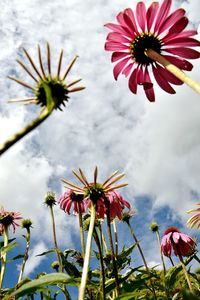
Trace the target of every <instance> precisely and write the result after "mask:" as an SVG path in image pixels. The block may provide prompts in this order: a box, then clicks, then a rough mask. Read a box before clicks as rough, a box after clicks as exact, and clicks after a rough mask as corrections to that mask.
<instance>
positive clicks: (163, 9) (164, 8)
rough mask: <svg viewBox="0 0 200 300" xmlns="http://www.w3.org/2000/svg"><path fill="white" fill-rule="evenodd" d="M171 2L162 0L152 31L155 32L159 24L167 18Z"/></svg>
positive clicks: (170, 0)
mask: <svg viewBox="0 0 200 300" xmlns="http://www.w3.org/2000/svg"><path fill="white" fill-rule="evenodd" d="M171 3H172V0H164V1H163V3H162V5H161V6H160V9H159V12H158V15H157V19H156V23H155V26H154V32H157V30H158V29H159V26H160V25H161V24H162V23H163V22H164V21H165V19H166V18H167V16H168V13H169V11H170V7H171Z"/></svg>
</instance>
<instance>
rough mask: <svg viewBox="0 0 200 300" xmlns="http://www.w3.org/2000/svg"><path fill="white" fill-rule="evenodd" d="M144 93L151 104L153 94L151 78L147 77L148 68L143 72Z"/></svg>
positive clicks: (153, 98) (153, 97)
mask: <svg viewBox="0 0 200 300" xmlns="http://www.w3.org/2000/svg"><path fill="white" fill-rule="evenodd" d="M143 87H144V91H145V94H146V96H147V99H148V100H149V101H151V102H154V101H155V93H154V89H153V83H152V82H151V78H150V76H149V71H148V68H147V67H146V68H145V70H144V83H143Z"/></svg>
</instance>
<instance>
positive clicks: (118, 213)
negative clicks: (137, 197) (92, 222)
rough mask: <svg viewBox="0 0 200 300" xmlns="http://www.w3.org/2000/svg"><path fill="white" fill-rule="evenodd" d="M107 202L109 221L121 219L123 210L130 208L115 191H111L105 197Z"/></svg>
mask: <svg viewBox="0 0 200 300" xmlns="http://www.w3.org/2000/svg"><path fill="white" fill-rule="evenodd" d="M107 198H108V201H109V203H110V219H111V221H112V220H113V219H115V218H116V217H117V218H118V219H120V220H121V219H122V213H123V210H124V208H125V207H126V208H128V209H130V208H131V206H130V204H129V202H128V201H126V200H125V199H124V198H123V197H122V195H121V194H120V193H119V192H117V191H115V190H114V191H112V192H111V193H109V194H108V195H107Z"/></svg>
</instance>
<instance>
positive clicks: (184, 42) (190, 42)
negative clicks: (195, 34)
mask: <svg viewBox="0 0 200 300" xmlns="http://www.w3.org/2000/svg"><path fill="white" fill-rule="evenodd" d="M165 45H166V46H169V45H170V46H177V47H181V46H186V47H199V46H200V42H199V41H197V40H195V39H193V38H189V37H177V38H173V39H171V40H169V41H168V42H166V43H165Z"/></svg>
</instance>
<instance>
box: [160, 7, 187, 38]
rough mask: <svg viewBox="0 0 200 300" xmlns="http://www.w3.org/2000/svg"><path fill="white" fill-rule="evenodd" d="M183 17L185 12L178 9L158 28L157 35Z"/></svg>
mask: <svg viewBox="0 0 200 300" xmlns="http://www.w3.org/2000/svg"><path fill="white" fill-rule="evenodd" d="M184 15H185V10H184V9H182V8H179V9H177V10H175V11H174V12H173V13H172V14H171V15H169V17H167V19H165V21H164V22H163V23H162V25H161V26H159V29H158V34H161V33H162V32H163V31H165V30H167V29H168V28H169V27H171V26H173V25H174V23H176V22H177V21H179V20H180V19H181V18H182V17H183V16H184Z"/></svg>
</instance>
